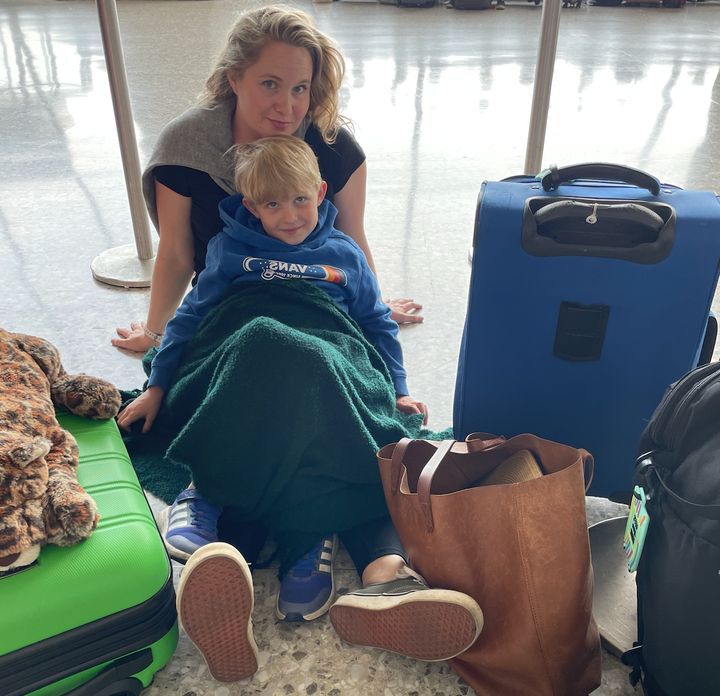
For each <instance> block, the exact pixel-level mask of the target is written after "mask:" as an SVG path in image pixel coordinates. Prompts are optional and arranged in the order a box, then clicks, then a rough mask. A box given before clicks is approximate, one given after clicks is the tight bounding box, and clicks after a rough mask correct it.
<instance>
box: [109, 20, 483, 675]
mask: <svg viewBox="0 0 720 696" xmlns="http://www.w3.org/2000/svg"><path fill="white" fill-rule="evenodd" d="M343 74H344V63H343V59H342V56H341V55H340V53H339V52H338V50H337V48H336V47H335V46H334V45H333V43H332V42H331V41H330V39H329V38H328V37H326V36H325V35H323V34H322V33H321V32H319V31H318V30H317V29H316V28H315V27H314V25H313V24H312V21H311V20H310V18H309V17H308V16H307V15H306V14H304V13H303V12H300V11H297V10H294V9H289V8H279V7H264V8H259V9H256V10H251V11H249V12H247V13H245V14H244V15H242V16H241V17H240V18H239V20H238V21H237V22H236V24H235V26H234V27H233V28H232V30H231V32H230V34H229V37H228V41H227V45H226V47H225V49H224V50H223V51H222V53H221V55H220V57H219V59H218V62H217V65H216V67H215V69H214V70H213V72H212V74H211V75H210V77H209V78H208V80H207V83H206V89H205V93H204V94H203V96H202V98H201V102H200V104H199V105H198V106H197V107H194V108H191V109H190V110H188V111H187V112H186V113H184V114H183V115H181V116H180V117H179V118H177V119H175V120H174V121H173V122H171V123H170V124H169V125H168V126H167V127H166V128H165V129H164V131H163V133H162V134H161V136H160V138H159V141H158V144H157V146H156V149H155V152H154V153H153V156H152V158H151V161H150V164H149V165H148V167H147V170H146V172H145V175H144V179H143V184H144V191H145V196H146V201H147V205H148V209H149V211H150V214H151V217H152V219H153V222H154V223H155V224H156V226H157V227H158V229H159V232H160V245H159V248H158V254H157V259H156V262H155V269H154V272H153V290H152V293H151V300H150V309H149V312H148V319H147V323H146V324H145V325H144V326H143V325H140V324H136V325H133V327H132V328H131V329H130V330H127V329H119V330H118V333H119V334H120V336H121V338H120V339H115V340H114V341H113V344H114V345H116V346H118V347H122V348H127V349H131V350H146V349H147V348H148V347H150V346H152V345H155V344H158V343H159V342H160V339H161V336H162V332H163V330H164V327H165V324H166V323H167V321H168V320H169V319H170V318H171V316H172V315H173V313H174V311H175V309H176V308H177V306H178V305H179V303H180V300H181V299H182V297H183V295H184V293H185V290H186V288H187V284H188V283H189V282H190V280H191V278H192V276H193V275H194V274H195V273H197V272H198V271H200V270H202V268H203V267H204V265H205V249H206V246H207V242H208V240H209V239H210V238H211V237H212V236H213V235H215V234H216V233H217V232H218V231H219V230H220V229H221V223H220V218H219V215H218V212H217V205H218V203H219V201H220V200H221V199H222V198H224V197H225V196H226V195H228V194H230V193H234V192H235V191H234V189H233V186H232V181H233V158H232V154H231V153H230V150H231V148H232V146H233V145H234V144H239V143H247V142H251V141H254V140H257V139H259V138H261V137H265V136H270V135H278V134H295V135H298V136H301V137H303V138H304V139H305V140H306V142H308V144H309V145H310V146H311V148H312V149H313V151H314V152H315V154H316V155H317V157H318V161H319V165H320V169H321V173H322V177H323V179H324V180H325V181H326V182H327V184H328V192H327V195H328V197H330V198H331V199H332V200H333V202H334V204H335V206H336V207H337V208H338V210H339V214H338V217H337V227H338V228H339V229H341V230H343V231H344V232H346V233H347V234H349V235H350V236H351V237H353V238H354V239H355V241H356V242H357V243H358V244H359V246H360V247H361V248H362V249H363V251H364V252H365V254H366V256H367V258H368V262H369V264H370V265H371V267H373V263H372V256H371V255H370V250H369V248H368V244H367V239H366V237H365V233H364V229H363V212H364V204H365V178H366V166H365V161H364V160H365V157H364V154H363V152H362V150H361V148H360V147H359V145H358V144H357V142H356V141H355V140H354V138H353V137H352V136H351V135H350V133H349V132H348V131H347V130H346V129H345V128H343V127H342V123H343V119H342V118H341V117H340V116H339V114H338V90H339V87H340V84H341V82H342V79H343ZM373 268H374V267H373ZM418 309H420V306H419V305H416V304H415V303H413V302H412V301H409V300H407V301H401V302H400V303H396V304H395V310H396V315H395V316H396V317H397V319H399V320H401V321H420V320H421V317H419V316H418V315H416V314H414V312H415V311H416V310H418ZM398 310H399V314H398V313H397V311H398ZM168 517H169V527H170V530H169V531H168V532H166V539H167V538H168V537H172V538H173V539H174V541H173V544H176V545H179V544H180V543H181V542H182V541H183V540H184V541H189V546H188V547H186V548H187V550H188V552H190V553H192V554H193V555H192V559H191V560H190V562H189V563H188V566H187V568H186V571H185V573H183V578H182V580H181V586H180V588H179V591H178V597H179V599H181V600H182V601H179V605H178V606H179V612H180V618H181V621H182V622H183V625H184V626H185V628H186V631H187V632H188V634H189V635H190V637H191V639H192V640H193V641H194V642H195V643H196V645H197V646H198V647H199V648H200V650H201V651H202V653H203V655H204V656H205V658H206V660H207V662H208V664H209V665H210V668H211V672H212V673H213V675H214V676H216V677H217V678H220V679H224V680H235V679H240V678H243V677H246V676H249V675H250V674H252V673H253V672H254V670H255V669H256V668H257V663H256V660H255V657H254V655H255V654H254V641H253V640H252V630H251V625H250V611H251V605H248V603H247V602H248V598H250V601H251V598H252V589H251V580H250V575H249V572H248V571H247V567H246V565H245V563H244V560H243V559H242V557H241V556H240V554H238V553H237V552H236V551H235V550H234V549H232V547H229V546H228V545H225V544H219V545H218V544H215V543H212V542H213V541H214V537H213V534H214V533H215V529H214V525H215V523H216V521H217V510H213V509H209V508H208V507H207V506H200V505H199V502H198V500H197V497H196V496H195V495H194V494H193V489H192V488H189V489H187V490H186V491H183V493H181V494H180V496H178V499H177V500H176V502H175V503H174V504H173V506H172V508H171V509H170V511H169V515H168ZM208 520H209V521H210V524H209V525H208V524H207V523H208ZM203 525H204V527H203ZM208 526H209V527H210V529H208ZM351 531H352V532H353V534H351V535H350V536H351V537H352V539H354V542H353V541H352V539H351V540H350V541H348V540H347V535H345V537H344V539H343V540H344V541H345V543H346V546H348V550H349V551H350V553H351V555H352V556H353V560H354V561H355V563H356V567H357V569H358V572H359V573H360V574H361V577H362V582H363V586H364V587H363V589H361V590H359V591H358V592H356V593H351V594H349V595H345V596H344V597H343V598H341V599H340V600H338V602H337V603H336V604H335V605H334V606H333V609H332V612H333V613H332V616H333V623H334V625H335V626H336V629H337V630H338V632H339V633H340V635H341V636H342V637H343V638H345V639H346V640H348V641H349V642H354V643H362V644H366V645H373V646H377V647H382V648H386V649H390V650H394V651H396V652H401V653H404V654H409V655H415V656H418V657H424V656H426V655H425V654H424V653H423V654H422V655H419V654H417V652H416V645H417V634H418V632H420V633H424V634H426V635H428V636H431V642H432V646H431V653H430V654H431V657H430V658H428V659H447V658H449V657H452V656H453V655H455V654H458V653H459V652H462V651H463V650H465V649H466V648H467V647H469V646H470V645H471V644H472V643H473V642H474V640H475V639H476V638H477V635H478V634H479V632H480V629H481V626H482V613H481V611H480V608H479V607H478V606H477V604H476V603H475V602H474V601H473V600H472V599H471V598H469V597H467V596H465V595H462V594H461V593H457V592H452V591H448V590H435V589H433V590H431V589H428V588H427V586H426V585H425V583H424V582H423V581H422V579H421V578H419V577H418V576H417V575H416V574H415V573H414V572H413V571H412V570H410V569H409V568H408V567H407V565H406V559H405V554H404V550H403V548H402V545H401V543H400V541H399V539H398V538H397V534H396V533H395V530H394V528H393V526H392V523H391V521H390V519H389V517H385V518H384V519H381V520H376V521H374V522H373V523H372V524H370V525H364V526H362V527H361V528H358V529H355V530H351ZM193 535H194V537H193ZM191 537H193V538H191ZM198 548H199V549H200V550H199V551H196V549H198ZM333 553H334V539H332V538H330V539H326V540H323V541H322V542H321V543H320V544H318V545H317V547H316V548H315V549H312V550H311V551H310V553H309V554H308V555H307V556H306V557H304V558H303V559H301V560H300V563H298V564H297V565H296V567H295V568H294V569H292V570H291V571H290V572H289V573H288V575H287V576H286V578H284V579H283V583H282V585H281V592H280V595H281V596H280V597H279V598H278V613H279V614H280V609H281V608H282V607H283V606H286V605H290V606H291V607H292V609H293V611H292V615H291V616H290V617H287V618H291V619H293V618H294V619H295V620H297V619H299V618H300V619H310V618H315V617H316V616H318V615H320V614H321V613H324V611H327V608H328V607H329V606H330V604H332V600H333V599H334V587H333V584H332V573H331V572H330V573H328V569H329V566H331V560H332V555H333ZM233 568H235V571H233ZM330 570H331V568H330ZM293 571H297V572H293ZM283 594H285V596H286V597H285V598H286V599H287V602H285V601H283ZM208 597H212V598H214V600H215V601H213V602H210V603H208V602H207V601H206V599H207V598H208ZM313 609H314V610H313ZM219 621H222V622H223V624H224V625H227V626H228V627H229V633H228V632H223V631H217V630H215V626H216V625H217V622H219ZM439 624H443V625H444V626H446V627H447V626H448V625H451V627H452V628H453V630H451V631H449V632H448V631H445V632H442V633H441V632H438V631H436V630H435V629H436V628H437V626H438V625H439ZM228 635H232V636H233V639H232V641H229V639H228V638H227V636H228ZM228 642H231V643H232V646H233V647H232V650H230V652H228V648H229V646H228ZM228 656H230V657H228Z"/></svg>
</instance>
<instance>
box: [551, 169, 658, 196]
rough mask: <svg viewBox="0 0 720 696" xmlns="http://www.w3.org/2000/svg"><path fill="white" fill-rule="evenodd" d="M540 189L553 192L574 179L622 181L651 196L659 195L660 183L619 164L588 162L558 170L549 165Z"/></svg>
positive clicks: (637, 170) (643, 173)
mask: <svg viewBox="0 0 720 696" xmlns="http://www.w3.org/2000/svg"><path fill="white" fill-rule="evenodd" d="M541 175H542V179H541V183H542V187H543V189H544V190H545V191H554V190H555V189H556V188H558V186H560V184H564V183H567V182H568V181H575V180H576V179H599V180H602V181H622V182H624V183H626V184H632V185H633V186H637V187H639V188H644V189H647V190H648V191H650V193H652V195H653V196H657V195H658V194H659V193H660V181H659V180H658V179H657V178H655V177H654V176H653V175H652V174H648V173H647V172H644V171H642V170H641V169H633V168H632V167H624V166H622V165H620V164H607V163H605V162H588V163H586V164H573V165H570V166H569V167H562V168H561V169H558V168H557V166H555V165H554V164H553V165H550V168H549V169H548V170H546V171H544V172H541Z"/></svg>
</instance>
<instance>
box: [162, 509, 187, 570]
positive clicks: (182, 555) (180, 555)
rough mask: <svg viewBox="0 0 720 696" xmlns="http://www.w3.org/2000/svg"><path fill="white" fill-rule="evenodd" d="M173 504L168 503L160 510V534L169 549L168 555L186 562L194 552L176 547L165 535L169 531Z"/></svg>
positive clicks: (180, 561) (179, 561) (175, 559)
mask: <svg viewBox="0 0 720 696" xmlns="http://www.w3.org/2000/svg"><path fill="white" fill-rule="evenodd" d="M171 507H172V506H171V505H168V506H167V507H165V508H163V509H162V510H160V512H159V513H158V515H157V518H156V520H157V526H158V529H159V530H160V536H161V537H162V540H163V544H165V548H166V549H167V552H168V555H169V556H170V558H172V559H173V560H174V561H178V563H186V562H187V560H188V558H190V556H191V555H192V554H189V553H188V552H187V551H183V550H182V549H177V548H175V547H174V546H173V545H172V544H171V543H170V542H169V541H168V540H167V539H166V538H165V535H166V534H167V531H168V524H169V521H168V518H169V517H170V508H171Z"/></svg>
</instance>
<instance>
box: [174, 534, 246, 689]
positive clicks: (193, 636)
mask: <svg viewBox="0 0 720 696" xmlns="http://www.w3.org/2000/svg"><path fill="white" fill-rule="evenodd" d="M253 606H254V597H253V584H252V576H251V574H250V568H249V566H248V564H247V563H246V562H245V559H244V558H243V557H242V554H241V553H240V552H239V551H238V550H237V549H236V548H234V547H233V546H230V544H225V543H223V542H216V543H212V544H208V545H207V546H203V547H202V548H201V549H199V550H198V551H196V552H195V553H194V554H193V555H192V556H191V557H190V560H189V561H188V562H187V563H186V565H185V569H184V570H183V572H182V575H181V576H180V583H179V586H178V591H177V610H178V616H179V618H180V623H181V625H182V627H183V628H184V629H185V633H187V635H188V638H190V640H191V641H192V642H193V643H194V645H195V646H196V647H197V649H198V650H199V651H200V652H201V653H202V656H203V657H204V658H205V662H206V663H207V666H208V669H209V670H210V674H211V675H212V676H213V678H214V679H216V680H217V681H221V682H236V681H240V680H241V679H247V678H248V677H251V676H252V675H253V674H255V672H257V669H258V649H257V645H256V643H255V638H254V636H253V630H252V611H253Z"/></svg>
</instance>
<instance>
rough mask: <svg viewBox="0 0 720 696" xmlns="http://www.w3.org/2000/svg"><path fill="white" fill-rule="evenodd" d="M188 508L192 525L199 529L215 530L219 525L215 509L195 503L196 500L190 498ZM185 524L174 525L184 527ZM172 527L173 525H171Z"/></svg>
mask: <svg viewBox="0 0 720 696" xmlns="http://www.w3.org/2000/svg"><path fill="white" fill-rule="evenodd" d="M186 505H187V508H188V513H189V514H188V517H189V521H190V526H192V527H197V528H199V529H202V530H203V531H213V530H214V529H215V527H216V526H217V518H218V516H217V514H216V513H215V511H214V510H208V509H207V508H202V507H200V506H199V505H196V504H195V501H193V500H188V501H187V503H186ZM184 526H185V524H175V525H174V527H176V528H177V527H184ZM171 529H172V527H171Z"/></svg>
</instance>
